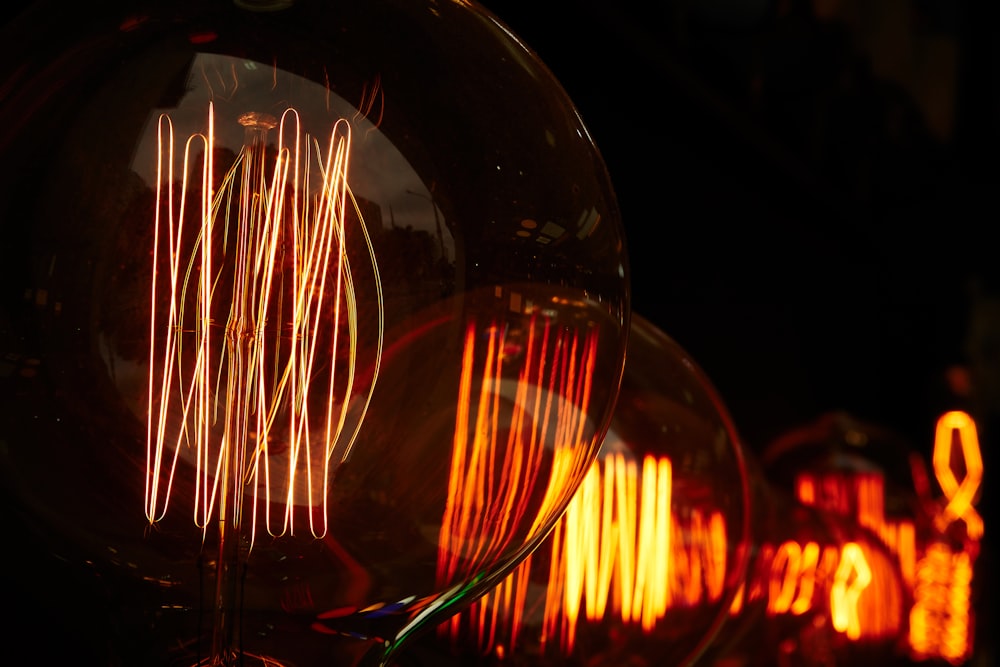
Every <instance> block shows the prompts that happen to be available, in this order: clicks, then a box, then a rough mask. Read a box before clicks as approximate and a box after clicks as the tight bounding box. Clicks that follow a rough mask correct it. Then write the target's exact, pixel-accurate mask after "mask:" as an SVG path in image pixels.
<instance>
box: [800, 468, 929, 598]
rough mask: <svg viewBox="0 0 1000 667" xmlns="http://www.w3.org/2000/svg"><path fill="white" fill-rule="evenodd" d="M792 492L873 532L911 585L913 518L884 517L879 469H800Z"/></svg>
mask: <svg viewBox="0 0 1000 667" xmlns="http://www.w3.org/2000/svg"><path fill="white" fill-rule="evenodd" d="M795 493H796V497H797V498H798V499H799V501H800V502H802V503H803V504H804V505H809V506H812V507H818V508H820V509H823V510H827V511H831V512H833V513H835V514H837V515H840V516H845V517H848V518H850V519H852V520H854V521H857V523H858V525H860V526H861V527H863V528H867V529H868V530H870V531H872V532H873V533H875V535H877V536H878V538H879V540H880V541H881V542H882V543H883V544H884V545H885V546H886V547H888V549H889V551H890V552H891V553H892V554H893V555H894V556H895V557H896V560H897V563H898V565H899V569H900V573H901V575H902V577H903V581H904V582H905V583H906V584H907V585H908V586H910V587H912V585H913V580H914V570H915V567H916V559H917V555H916V554H917V546H916V539H917V538H916V530H915V527H914V524H913V520H912V519H906V518H898V519H890V518H887V517H886V516H885V477H884V475H883V474H882V473H881V472H851V473H843V472H839V471H837V472H811V471H809V472H802V473H799V474H798V475H797V476H796V480H795Z"/></svg>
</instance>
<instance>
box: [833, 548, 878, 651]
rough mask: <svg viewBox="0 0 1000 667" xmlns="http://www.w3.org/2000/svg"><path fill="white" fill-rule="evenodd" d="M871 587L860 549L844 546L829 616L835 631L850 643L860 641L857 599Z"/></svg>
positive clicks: (870, 575) (868, 571) (866, 561)
mask: <svg viewBox="0 0 1000 667" xmlns="http://www.w3.org/2000/svg"><path fill="white" fill-rule="evenodd" d="M871 583H872V571H871V568H870V567H869V566H868V560H867V559H866V558H865V553H864V551H862V550H861V546H860V545H859V544H857V543H856V542H848V543H846V544H844V546H843V548H842V550H841V560H840V565H839V566H838V567H837V571H836V573H834V578H833V586H831V588H830V612H831V613H830V616H831V620H832V622H833V627H834V629H835V630H837V631H838V632H843V633H845V634H846V635H847V637H848V638H849V639H858V638H859V637H861V618H860V614H859V613H858V599H859V598H860V597H861V594H862V592H864V590H865V589H866V588H868V586H869V585H870V584H871Z"/></svg>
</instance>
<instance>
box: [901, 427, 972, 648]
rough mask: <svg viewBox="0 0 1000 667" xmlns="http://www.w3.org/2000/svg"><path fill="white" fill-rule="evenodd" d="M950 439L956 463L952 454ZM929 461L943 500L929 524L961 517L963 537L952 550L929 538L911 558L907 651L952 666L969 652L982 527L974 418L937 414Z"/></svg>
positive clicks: (941, 528) (939, 525)
mask: <svg viewBox="0 0 1000 667" xmlns="http://www.w3.org/2000/svg"><path fill="white" fill-rule="evenodd" d="M956 440H957V444H958V446H959V450H960V451H961V454H962V461H961V462H958V461H955V460H954V456H953V454H954V451H955V444H956ZM958 463H960V465H958V466H957V469H956V464H958ZM932 464H933V467H934V472H935V475H936V476H937V479H938V483H939V484H940V485H941V490H942V492H943V493H944V495H945V498H946V500H947V502H946V504H945V506H944V507H943V508H942V509H941V510H940V511H939V512H938V513H937V515H936V516H935V517H934V527H935V528H936V529H937V530H938V532H939V534H940V535H942V536H943V535H946V534H947V531H948V529H949V527H950V526H951V525H952V524H954V523H955V522H957V521H962V522H963V523H964V524H965V537H964V539H963V540H962V543H961V545H960V546H959V548H957V549H955V548H953V547H952V546H951V545H949V544H947V543H945V542H944V540H943V539H939V540H936V541H934V542H932V543H931V544H930V545H929V546H928V547H927V549H926V551H925V553H924V554H923V557H922V558H921V559H920V561H919V562H918V563H917V569H916V576H915V580H916V584H915V587H914V591H913V597H914V603H913V607H912V609H911V611H910V635H909V641H910V650H911V655H912V657H914V658H916V659H921V660H924V659H935V658H940V659H943V660H945V661H947V662H949V663H951V664H953V665H958V664H961V663H962V662H965V661H966V660H967V659H968V658H969V656H970V655H971V652H972V627H973V611H972V604H971V596H972V577H973V563H974V562H975V558H976V556H977V554H978V552H979V540H980V539H981V538H982V535H983V531H984V525H983V523H984V522H983V519H982V517H981V516H980V515H979V514H978V513H977V512H976V510H975V509H974V507H973V504H974V503H975V501H976V497H977V494H978V492H979V487H980V485H981V484H982V476H983V459H982V452H981V450H980V447H979V435H978V433H977V430H976V423H975V421H974V420H973V419H972V417H970V416H969V415H968V414H967V413H965V412H962V411H958V410H954V411H951V412H946V413H945V414H943V415H941V417H940V418H939V419H938V422H937V427H936V429H935V433H934V451H933V455H932ZM963 467H964V477H963V479H962V481H961V482H959V481H958V475H959V474H962V468H963Z"/></svg>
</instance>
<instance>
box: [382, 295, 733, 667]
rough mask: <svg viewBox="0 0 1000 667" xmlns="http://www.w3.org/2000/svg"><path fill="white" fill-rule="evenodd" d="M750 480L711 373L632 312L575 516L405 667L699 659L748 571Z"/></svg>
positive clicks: (422, 645) (414, 652) (423, 643)
mask: <svg viewBox="0 0 1000 667" xmlns="http://www.w3.org/2000/svg"><path fill="white" fill-rule="evenodd" d="M747 473H748V469H747V467H746V464H745V461H744V457H743V452H742V450H741V443H740V440H739V439H738V436H737V433H736V431H735V428H734V426H733V424H732V422H731V420H730V418H729V415H728V413H727V411H726V408H725V406H724V405H723V403H722V401H721V400H720V398H719V397H718V395H717V394H716V392H715V390H714V388H713V387H712V386H711V384H710V382H709V381H708V379H707V378H706V376H705V375H704V374H703V372H702V371H701V370H700V368H699V367H698V366H697V365H696V364H695V362H694V361H693V360H692V359H691V357H690V356H689V355H688V354H687V353H686V352H685V351H684V350H683V349H681V347H680V346H678V345H677V343H675V342H674V341H673V340H672V339H671V338H669V337H668V336H667V335H666V334H664V333H663V332H661V331H660V330H658V329H657V328H656V327H655V326H654V325H652V324H651V323H650V322H649V321H647V320H645V319H643V318H641V317H640V316H639V315H636V314H633V316H632V324H631V334H630V338H629V344H628V357H627V362H626V366H625V375H624V378H623V381H622V388H621V393H620V396H619V399H618V403H617V406H616V408H615V413H614V417H613V418H612V423H611V428H610V429H609V431H608V435H607V437H606V438H605V440H604V444H603V446H602V448H601V453H600V456H599V458H598V460H597V461H595V462H594V463H593V464H592V467H591V469H590V471H589V473H588V476H587V478H586V480H585V481H584V483H583V485H582V486H581V488H580V489H579V490H578V491H577V493H576V495H575V496H574V498H573V501H572V502H571V503H570V505H569V508H568V509H567V511H566V514H564V515H563V517H562V519H560V521H559V523H558V524H557V525H556V527H555V529H554V530H553V532H552V533H551V534H550V535H549V537H548V538H547V539H546V541H545V542H544V543H543V545H542V546H541V547H539V549H537V550H536V551H535V552H533V553H532V554H531V556H529V557H528V558H527V559H526V560H524V561H522V562H521V564H520V565H519V566H518V567H517V568H516V569H515V570H514V572H513V573H512V574H511V575H510V576H509V577H508V578H507V579H506V580H504V581H503V582H502V583H501V584H500V585H498V586H497V587H496V588H495V589H494V590H493V591H492V592H491V593H489V594H487V595H486V596H484V597H482V598H480V599H479V600H477V601H476V602H475V603H474V604H473V605H472V606H471V607H470V608H469V609H468V610H466V611H463V612H462V613H460V614H458V615H456V616H453V617H452V618H451V619H449V620H448V621H446V622H445V623H444V624H442V625H441V626H439V628H438V631H437V633H435V634H434V635H431V634H428V635H426V637H425V638H422V639H421V640H420V641H418V642H417V643H416V644H414V645H413V646H411V650H410V652H408V653H406V654H405V655H406V657H407V658H409V662H407V660H405V659H402V660H401V662H400V665H401V667H410V666H411V665H424V664H427V665H441V664H470V663H472V662H473V661H475V660H478V661H480V663H481V664H497V665H501V664H510V665H608V666H609V667H610V666H611V665H644V664H650V665H653V664H656V665H684V664H692V663H693V662H694V661H695V659H696V658H697V657H698V656H699V655H700V654H701V652H702V651H703V650H704V649H705V647H706V646H707V644H708V643H709V642H710V641H711V640H712V639H713V638H714V636H715V633H716V631H717V630H718V628H719V627H720V625H721V624H722V623H723V622H724V621H725V619H726V618H727V614H728V611H729V609H730V607H731V605H732V603H733V598H734V595H735V593H736V591H737V590H738V589H739V586H740V584H741V583H742V581H743V577H744V574H745V573H746V567H747V562H748V560H747V559H748V556H749V546H750V538H751V536H750V510H751V508H750V505H749V490H750V484H749V479H748V477H747Z"/></svg>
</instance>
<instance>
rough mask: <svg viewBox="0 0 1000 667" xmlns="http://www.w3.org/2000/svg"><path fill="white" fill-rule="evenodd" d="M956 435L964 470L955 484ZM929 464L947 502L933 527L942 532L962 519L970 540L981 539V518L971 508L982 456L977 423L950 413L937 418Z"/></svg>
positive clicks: (960, 413)
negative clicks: (962, 475) (953, 458)
mask: <svg viewBox="0 0 1000 667" xmlns="http://www.w3.org/2000/svg"><path fill="white" fill-rule="evenodd" d="M956 436H957V440H958V446H959V448H960V450H961V452H962V459H963V463H964V467H965V476H964V477H963V478H962V481H961V482H959V481H958V477H957V475H956V471H955V469H954V467H953V462H952V451H953V449H954V439H953V438H955V437H956ZM932 464H933V466H934V473H935V475H936V476H937V480H938V483H939V484H940V485H941V490H942V491H943V492H944V495H945V497H946V498H947V499H948V504H947V505H946V506H945V508H944V510H943V511H942V512H941V513H940V514H939V515H938V516H937V517H936V518H935V525H936V527H937V528H938V530H941V531H944V530H945V529H946V528H947V527H948V524H950V523H952V522H954V521H957V520H959V519H962V520H963V521H965V526H966V530H967V531H968V535H969V538H970V539H972V540H979V539H981V538H982V536H983V518H982V517H981V516H980V515H979V513H978V512H976V510H975V509H974V508H973V503H974V502H975V499H976V494H977V493H978V492H979V487H980V485H981V484H982V481H983V455H982V451H981V450H980V448H979V434H978V432H977V431H976V422H975V421H973V419H972V417H970V416H969V415H968V414H967V413H965V412H962V411H960V410H953V411H951V412H946V413H945V414H943V415H941V417H940V418H939V419H938V423H937V428H936V430H935V433H934V453H933V458H932Z"/></svg>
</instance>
